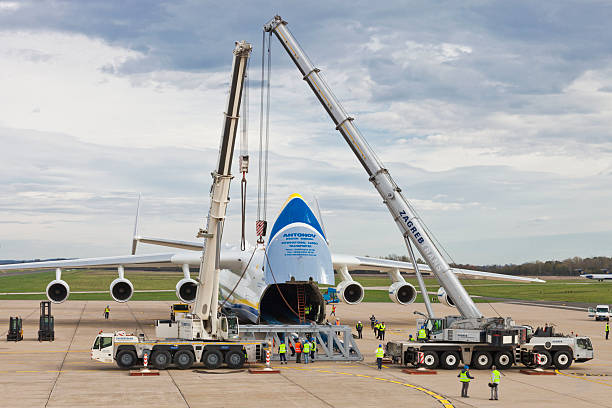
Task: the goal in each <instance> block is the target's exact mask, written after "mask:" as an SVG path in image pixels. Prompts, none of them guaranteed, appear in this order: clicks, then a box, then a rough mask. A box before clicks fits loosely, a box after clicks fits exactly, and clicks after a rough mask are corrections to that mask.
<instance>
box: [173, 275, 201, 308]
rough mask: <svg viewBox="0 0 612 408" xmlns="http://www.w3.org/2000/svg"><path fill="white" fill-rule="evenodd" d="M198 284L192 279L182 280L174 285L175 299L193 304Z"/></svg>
mask: <svg viewBox="0 0 612 408" xmlns="http://www.w3.org/2000/svg"><path fill="white" fill-rule="evenodd" d="M197 291H198V283H197V282H196V281H194V280H193V279H189V278H184V279H181V280H180V281H178V283H177V284H176V297H177V298H179V299H181V302H184V303H193V302H195V299H196V293H197Z"/></svg>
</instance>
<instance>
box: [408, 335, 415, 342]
mask: <svg viewBox="0 0 612 408" xmlns="http://www.w3.org/2000/svg"><path fill="white" fill-rule="evenodd" d="M408 341H416V340H415V338H414V337H412V334H409V335H408Z"/></svg>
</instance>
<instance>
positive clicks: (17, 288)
mask: <svg viewBox="0 0 612 408" xmlns="http://www.w3.org/2000/svg"><path fill="white" fill-rule="evenodd" d="M126 276H127V277H128V278H129V279H130V280H131V281H132V284H133V285H134V289H136V290H159V289H166V290H168V289H172V290H173V289H174V288H175V286H176V283H177V282H178V281H179V279H181V277H182V274H181V273H179V272H150V271H127V272H126ZM116 277H117V272H115V271H107V270H104V271H100V270H98V271H94V270H91V271H89V270H80V271H64V272H62V279H64V280H65V281H66V282H68V284H69V285H70V290H71V292H80V291H100V290H101V291H108V287H109V285H110V283H111V282H112V281H113V280H114V279H115V278H116ZM354 278H355V280H357V281H358V282H359V283H361V284H362V285H363V286H364V287H387V286H389V279H388V278H387V276H386V275H383V274H381V275H380V276H361V275H355V276H354ZM53 279H55V272H53V271H50V272H41V273H33V274H25V275H16V276H2V275H1V274H0V292H44V291H45V288H46V287H47V284H48V283H49V282H50V281H51V280H53ZM407 281H408V282H410V283H412V284H413V285H414V286H415V287H417V289H418V285H417V283H416V279H407ZM461 282H462V283H463V285H464V286H465V288H466V289H467V291H468V293H470V294H471V295H477V296H490V297H499V298H512V299H522V300H559V301H566V302H584V303H593V304H597V303H604V304H612V284H610V283H605V282H601V283H600V282H592V281H586V280H582V279H565V280H561V279H559V280H556V279H555V280H551V281H550V282H546V283H518V282H516V283H515V282H506V281H498V280H487V279H462V280H461ZM425 284H426V286H427V289H429V290H430V291H431V292H432V294H433V293H435V292H436V291H437V290H438V283H437V281H436V280H435V279H433V278H427V279H425ZM0 299H33V300H36V299H41V300H42V299H46V296H45V295H44V294H43V295H25V294H24V295H2V296H0ZM70 299H73V300H111V297H110V295H109V294H108V293H88V294H75V293H71V295H70ZM132 299H133V300H170V301H171V300H176V297H175V295H174V293H173V292H162V293H135V294H134V297H133V298H132ZM364 301H365V302H390V299H389V296H388V294H387V292H386V291H383V290H366V293H365V297H364ZM420 301H421V298H420V295H419V296H418V297H417V302H420ZM475 301H476V302H479V301H480V300H479V299H478V298H476V299H475Z"/></svg>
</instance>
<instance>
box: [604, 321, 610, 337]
mask: <svg viewBox="0 0 612 408" xmlns="http://www.w3.org/2000/svg"><path fill="white" fill-rule="evenodd" d="M605 330H606V340H608V336H610V322H606V328H605Z"/></svg>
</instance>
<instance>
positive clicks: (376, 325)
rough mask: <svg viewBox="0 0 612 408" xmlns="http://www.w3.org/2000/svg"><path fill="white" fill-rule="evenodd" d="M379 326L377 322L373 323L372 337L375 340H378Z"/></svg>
mask: <svg viewBox="0 0 612 408" xmlns="http://www.w3.org/2000/svg"><path fill="white" fill-rule="evenodd" d="M379 325H380V323H378V320H377V321H376V322H375V323H374V336H376V338H378V326H379Z"/></svg>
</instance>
